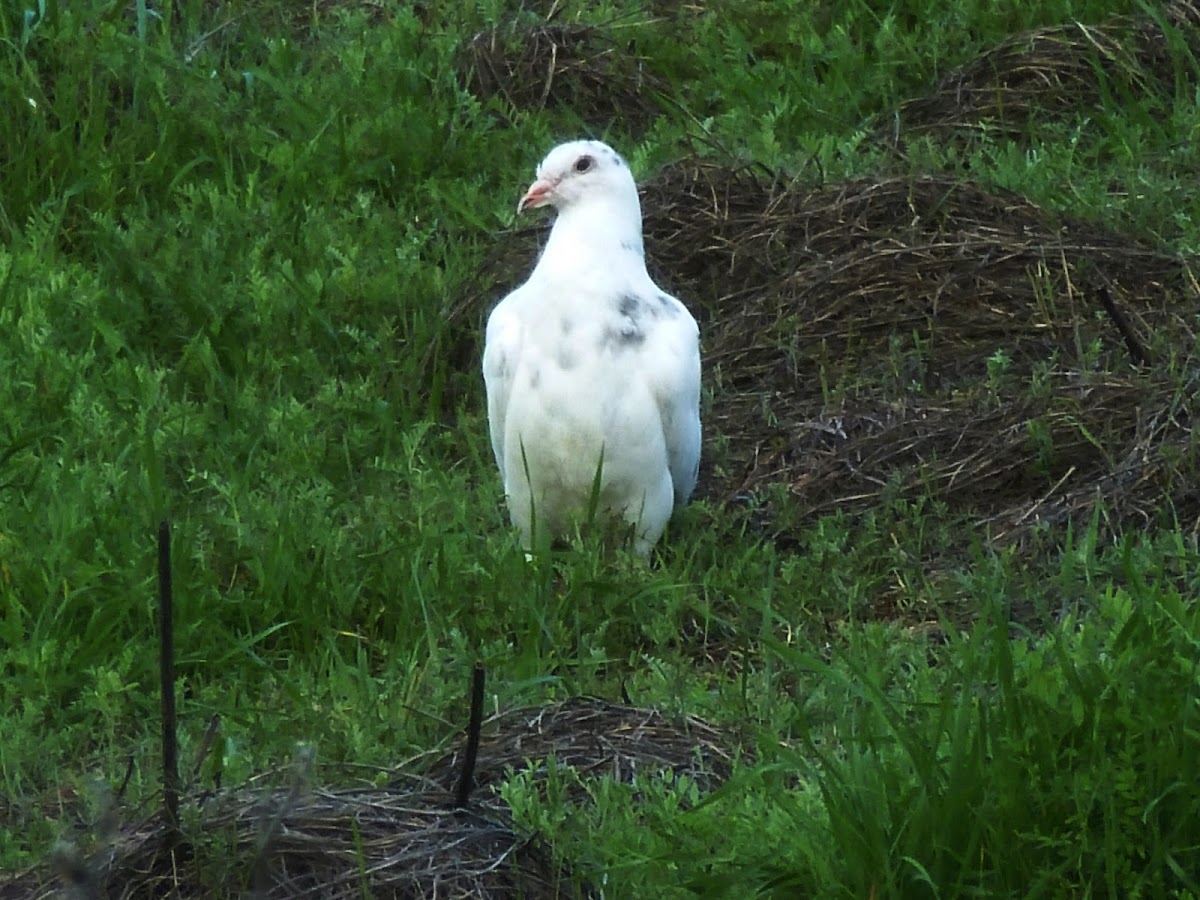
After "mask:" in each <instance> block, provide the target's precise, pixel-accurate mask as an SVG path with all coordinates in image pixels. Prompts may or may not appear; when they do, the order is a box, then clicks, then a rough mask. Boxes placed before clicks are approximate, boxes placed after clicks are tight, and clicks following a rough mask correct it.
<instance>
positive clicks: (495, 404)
mask: <svg viewBox="0 0 1200 900" xmlns="http://www.w3.org/2000/svg"><path fill="white" fill-rule="evenodd" d="M514 296H515V294H510V295H509V296H508V297H506V298H505V299H504V300H501V301H500V304H499V305H498V306H497V307H496V308H495V309H494V310H492V314H491V315H490V316H489V317H488V323H487V337H486V339H485V342H484V349H483V381H484V384H485V385H486V387H487V401H488V428H489V430H490V431H491V435H492V452H493V453H494V454H495V455H496V465H498V466H499V467H500V474H501V475H502V476H503V474H504V471H505V469H504V450H505V448H504V423H505V420H506V418H507V417H508V401H509V398H510V397H511V396H512V386H513V379H514V378H515V376H516V371H517V364H518V362H519V360H520V356H521V347H522V344H523V343H524V330H525V329H524V326H523V325H522V323H521V319H520V317H519V316H518V315H517V314H516V311H515V306H516V304H514V303H512V302H509V301H511V300H512V298H513V297H514Z"/></svg>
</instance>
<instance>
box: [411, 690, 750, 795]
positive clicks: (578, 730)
mask: <svg viewBox="0 0 1200 900" xmlns="http://www.w3.org/2000/svg"><path fill="white" fill-rule="evenodd" d="M461 755H462V751H461V749H457V748H456V749H455V750H453V751H452V752H450V753H447V754H444V755H442V756H441V757H439V758H437V759H436V760H435V761H434V762H433V763H432V764H431V766H430V768H429V772H428V775H429V777H430V778H432V779H433V780H434V781H436V782H438V783H440V784H443V785H445V786H446V787H447V788H449V787H450V786H451V785H452V784H453V783H454V781H455V779H456V778H457V777H458V772H459V771H460V769H461V768H462V762H461ZM733 756H734V755H733V752H732V750H731V749H730V748H729V745H728V741H727V739H726V738H725V736H724V735H723V734H722V733H721V732H720V731H719V730H717V729H716V728H714V727H713V726H712V725H710V724H708V723H707V722H704V721H703V720H701V719H698V718H696V717H694V716H688V717H687V718H686V719H683V720H682V721H679V722H675V721H673V720H671V719H670V718H669V717H668V716H666V715H664V714H663V713H661V712H659V711H658V710H656V709H642V708H638V707H633V706H620V705H617V704H614V703H608V702H606V701H604V700H597V699H593V698H587V697H578V698H573V699H570V700H565V701H563V702H561V703H554V704H550V705H548V706H540V707H533V708H529V709H514V710H510V711H508V712H504V713H501V714H500V715H497V716H493V717H492V718H490V719H488V720H487V721H486V722H484V724H483V736H482V739H481V741H480V747H479V758H478V761H477V762H476V766H475V784H476V786H477V787H479V788H488V787H491V786H493V785H497V784H500V783H501V782H503V781H504V780H505V779H506V778H508V776H509V775H510V774H511V773H512V772H522V771H527V770H529V771H532V772H533V773H534V774H535V775H536V776H544V775H545V774H546V773H547V771H548V766H549V760H551V759H553V760H554V764H555V765H556V766H557V767H558V768H561V767H563V766H569V767H571V768H572V769H574V771H575V772H576V773H577V774H578V775H579V776H580V777H582V778H600V777H603V776H606V775H607V776H609V777H610V778H612V779H614V780H616V781H621V782H626V783H629V782H632V781H633V779H634V777H635V776H637V775H646V774H652V773H653V774H661V773H665V772H672V773H674V774H675V775H681V776H686V777H687V778H689V779H691V780H692V781H693V782H695V783H696V784H697V785H698V786H699V787H700V788H701V790H710V789H712V788H714V787H716V786H717V785H718V784H719V783H720V782H722V781H724V780H725V779H726V778H727V777H728V776H729V772H730V769H731V767H732V764H733Z"/></svg>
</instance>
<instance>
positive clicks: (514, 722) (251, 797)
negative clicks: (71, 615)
mask: <svg viewBox="0 0 1200 900" xmlns="http://www.w3.org/2000/svg"><path fill="white" fill-rule="evenodd" d="M463 755H464V751H463V750H462V749H461V748H458V749H455V750H454V751H452V752H450V753H442V754H436V755H435V754H427V755H426V756H424V757H420V758H418V759H417V760H412V761H410V762H409V763H408V764H406V765H405V767H404V768H405V770H406V771H407V770H410V769H411V768H413V767H422V768H424V767H428V768H429V774H428V775H427V776H423V777H415V776H412V775H407V774H406V775H402V776H400V777H397V778H395V779H394V780H393V781H392V782H391V783H390V784H387V785H385V786H382V787H380V786H378V785H377V784H364V785H363V786H361V787H353V788H338V789H326V788H320V787H315V786H312V785H311V784H310V781H311V778H310V772H309V768H310V759H309V758H308V757H307V756H305V755H303V754H302V755H301V756H300V757H299V758H298V761H297V763H296V764H295V765H294V766H293V767H292V769H290V770H281V771H274V772H269V773H266V774H264V775H260V776H258V777H257V778H255V779H254V780H253V781H252V782H251V783H250V784H248V785H246V786H244V787H242V788H240V789H238V790H234V791H218V792H215V793H210V792H205V793H203V794H199V795H194V796H192V797H191V798H190V799H189V800H188V801H186V802H185V803H184V804H183V806H182V809H181V813H180V821H181V824H180V828H179V830H178V831H176V830H173V829H171V828H168V827H167V826H166V825H165V823H164V820H163V817H162V816H154V817H153V818H150V819H148V820H146V821H144V822H142V823H141V824H139V825H137V826H135V827H133V828H130V829H125V830H121V831H117V830H116V829H114V828H113V827H112V825H111V823H112V821H113V820H115V818H116V816H115V811H114V810H109V811H108V812H106V813H104V814H103V815H102V818H103V819H104V820H106V821H108V822H109V823H110V824H109V825H108V831H109V832H111V833H99V832H101V831H102V830H103V829H101V828H99V827H97V828H94V829H92V830H93V831H94V832H97V833H95V834H93V835H92V844H93V846H91V847H90V848H89V849H88V851H87V853H86V854H85V853H83V852H81V851H79V850H77V849H75V848H67V849H64V850H63V851H62V852H61V853H60V854H59V856H58V858H57V859H56V860H55V863H54V866H53V870H54V871H50V869H49V868H47V867H43V868H39V869H37V870H35V871H30V872H26V873H23V874H22V875H20V876H17V877H14V878H11V879H0V898H5V900H6V898H10V897H11V898H17V897H20V898H51V897H60V896H63V895H64V893H63V892H64V891H67V892H70V891H74V892H75V893H74V894H73V895H77V896H81V897H88V898H100V897H105V898H122V900H132V898H151V897H154V898H157V897H167V896H176V897H182V898H190V897H208V896H212V895H213V892H214V891H222V892H225V893H228V894H230V895H233V896H255V897H259V898H264V900H266V898H276V897H278V898H297V897H320V898H332V900H338V898H358V897H363V896H368V895H369V896H371V897H375V898H404V900H408V898H424V897H439V898H455V897H462V898H466V897H474V898H488V897H495V898H500V897H504V898H509V897H522V898H533V900H536V898H541V897H555V898H557V897H587V896H593V894H594V892H593V891H592V889H591V888H590V887H589V886H588V885H586V884H584V883H582V881H581V880H580V879H578V878H573V877H572V876H571V875H570V873H569V872H566V871H564V870H563V869H562V867H561V865H560V864H558V863H557V862H555V861H553V860H552V859H551V857H550V855H549V854H548V853H547V852H546V851H545V850H544V848H543V846H542V845H541V843H540V842H539V841H538V840H537V838H536V837H535V836H522V835H519V834H518V833H517V832H516V831H515V830H514V828H513V825H512V821H511V818H510V815H509V811H508V808H507V806H505V805H504V804H503V803H502V802H501V801H500V800H499V799H498V797H496V795H495V794H494V793H493V792H491V791H488V790H479V789H480V788H484V789H487V788H491V787H494V786H496V785H498V784H500V783H501V782H502V781H503V780H504V779H506V778H507V777H508V776H509V775H510V774H511V773H512V772H514V771H527V770H528V771H532V773H533V775H534V777H535V779H537V778H541V779H544V778H545V777H546V776H547V775H548V773H549V771H550V770H549V766H548V764H547V761H548V760H550V759H553V760H555V761H556V763H557V765H558V766H559V767H563V766H570V767H572V768H573V769H574V771H575V773H576V775H577V776H578V777H579V778H580V779H581V781H580V782H579V783H578V785H577V790H576V792H575V797H576V799H577V800H584V799H586V791H584V790H583V788H582V784H583V782H582V779H587V778H596V777H602V776H605V775H608V776H610V777H612V778H615V779H617V780H620V781H624V782H630V781H632V780H633V778H634V776H635V775H638V774H649V773H664V772H668V771H670V772H673V773H675V774H677V775H686V776H688V777H690V778H691V779H692V780H693V781H694V782H695V783H697V784H698V785H699V786H700V787H701V789H709V788H712V787H715V786H716V785H717V784H718V783H719V782H720V781H721V780H723V779H724V778H725V777H727V776H728V774H729V771H730V767H731V763H732V752H731V751H730V750H729V749H728V742H727V741H726V740H725V739H724V737H723V736H722V735H721V733H720V732H719V731H718V730H717V729H715V728H714V727H713V726H711V725H708V724H707V723H705V722H703V721H701V720H700V719H696V718H693V717H689V718H687V719H684V720H683V721H681V722H678V723H673V722H672V721H670V720H669V719H668V718H667V717H666V716H664V715H663V714H662V713H660V712H658V711H656V710H652V709H638V708H634V707H628V706H620V705H616V704H612V703H606V702H604V701H602V700H595V699H588V698H577V699H572V700H567V701H563V702H560V703H554V704H550V705H548V706H544V707H534V708H527V709H519V710H513V711H510V712H506V713H503V714H501V715H498V716H495V717H493V718H492V719H490V720H488V721H486V722H484V723H483V727H482V739H481V742H480V746H479V750H478V756H477V757H476V761H475V764H474V767H473V769H472V771H473V773H474V777H473V779H472V781H473V783H474V787H475V792H474V794H472V795H471V796H470V798H469V799H468V802H467V804H466V805H465V806H463V807H461V808H455V807H456V806H457V805H458V800H457V790H456V788H457V786H458V784H459V783H460V781H461V779H462V774H463V773H462V770H463V768H464V762H463ZM281 783H283V784H285V785H286V786H285V787H280V786H279V785H280V784H281Z"/></svg>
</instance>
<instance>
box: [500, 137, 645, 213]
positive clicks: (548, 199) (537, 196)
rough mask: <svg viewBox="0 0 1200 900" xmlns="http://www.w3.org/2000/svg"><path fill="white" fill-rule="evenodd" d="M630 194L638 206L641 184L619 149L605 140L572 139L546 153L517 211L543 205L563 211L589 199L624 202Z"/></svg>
mask: <svg viewBox="0 0 1200 900" xmlns="http://www.w3.org/2000/svg"><path fill="white" fill-rule="evenodd" d="M630 197H632V199H633V203H634V205H635V207H636V206H637V185H635V184H634V181H633V175H632V174H631V173H630V171H629V166H627V165H626V164H625V160H623V159H621V157H620V155H619V154H618V153H617V151H615V150H613V148H612V147H610V146H608V144H605V143H602V142H601V141H571V142H569V143H566V144H559V145H558V146H557V147H555V148H554V149H553V150H551V151H550V152H549V153H548V154H546V158H545V159H543V160H542V162H541V165H539V166H538V167H537V179H536V180H535V181H534V182H533V184H531V185H530V186H529V190H528V191H526V192H525V196H524V197H522V198H521V202H520V203H518V204H517V212H519V213H521V212H524V211H525V210H527V209H536V208H537V207H539V206H553V207H554V208H555V209H557V210H558V211H559V212H563V211H565V210H567V209H570V208H571V207H573V206H577V205H580V204H582V203H584V202H586V201H588V200H589V199H597V200H605V201H608V202H613V201H618V202H620V201H627V200H628V199H629V198H630Z"/></svg>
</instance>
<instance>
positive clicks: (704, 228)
mask: <svg viewBox="0 0 1200 900" xmlns="http://www.w3.org/2000/svg"><path fill="white" fill-rule="evenodd" d="M645 204H646V209H647V243H648V248H649V249H648V253H649V255H650V256H651V257H652V258H653V259H655V260H658V261H660V262H661V263H662V265H663V266H664V268H667V269H669V271H670V273H671V275H672V277H674V278H675V281H676V286H677V287H678V288H679V289H680V290H681V292H682V293H684V295H685V296H688V297H691V298H695V299H696V300H697V301H698V302H699V304H700V310H699V312H700V314H701V318H702V327H703V329H704V334H705V343H706V361H707V365H708V368H709V372H710V383H711V384H713V387H714V390H715V392H716V396H715V401H714V404H713V409H712V410H711V412H710V413H709V416H708V421H709V422H710V423H711V427H712V428H714V430H716V431H717V432H719V433H720V434H721V435H722V436H723V437H725V438H727V439H728V444H729V448H730V449H729V452H728V453H727V454H725V458H724V459H723V460H718V461H719V462H721V463H722V464H723V467H722V469H718V470H717V471H713V472H710V473H709V477H708V478H707V479H706V481H705V485H704V487H705V491H706V493H707V494H708V495H709V496H711V497H714V498H719V499H725V500H730V499H733V498H734V497H738V496H745V495H754V494H756V493H761V492H762V491H763V489H764V488H767V487H768V486H770V485H785V486H786V487H787V490H788V493H789V496H790V498H791V502H789V504H788V505H789V506H790V507H792V508H793V509H799V510H803V511H804V512H803V513H802V514H801V515H800V517H799V520H800V521H804V520H811V518H812V517H813V516H816V515H820V514H822V513H826V512H831V511H834V510H836V509H855V508H862V507H866V506H870V505H873V504H876V503H878V502H880V501H881V500H887V499H908V500H917V499H920V498H923V497H929V498H932V499H934V500H938V501H944V502H947V503H948V504H949V505H950V506H951V507H953V508H955V509H957V510H960V511H962V512H965V513H967V514H969V515H971V516H972V517H973V518H975V519H977V520H978V521H979V522H981V523H991V522H993V521H994V522H995V523H996V524H997V526H998V530H997V533H998V534H1000V535H1011V536H1017V535H1018V533H1019V532H1021V531H1022V529H1028V528H1030V527H1032V526H1033V525H1035V524H1036V523H1038V522H1042V521H1046V520H1047V519H1048V518H1049V519H1055V518H1061V517H1062V515H1065V514H1066V512H1068V511H1073V512H1082V511H1085V510H1090V508H1091V505H1092V503H1093V501H1094V499H1095V496H1096V494H1097V493H1098V492H1100V493H1104V494H1105V500H1106V503H1109V504H1111V505H1112V506H1113V507H1114V508H1116V509H1122V508H1125V507H1128V512H1129V514H1130V515H1133V516H1134V517H1135V518H1138V519H1142V518H1145V517H1147V516H1150V515H1152V514H1153V513H1154V512H1155V510H1157V508H1158V507H1160V506H1161V505H1162V503H1163V501H1165V500H1170V499H1178V500H1180V501H1182V502H1183V508H1184V510H1185V511H1190V510H1196V509H1198V508H1200V504H1198V503H1197V500H1196V497H1195V495H1194V493H1193V492H1192V491H1191V489H1190V488H1189V487H1188V485H1189V483H1191V482H1192V479H1191V475H1192V473H1193V472H1194V470H1195V463H1196V459H1195V452H1194V445H1193V441H1192V439H1191V434H1190V430H1189V428H1188V427H1187V426H1188V422H1189V419H1190V414H1191V404H1192V396H1191V393H1189V392H1187V391H1181V390H1180V384H1179V371H1178V369H1177V368H1176V369H1172V370H1169V369H1170V366H1169V364H1168V360H1169V359H1170V358H1171V357H1172V355H1174V356H1175V357H1178V356H1180V355H1187V354H1189V353H1191V352H1192V348H1193V347H1194V346H1195V335H1194V331H1193V327H1194V321H1195V318H1194V317H1195V314H1196V311H1197V304H1196V297H1197V286H1196V283H1195V280H1194V278H1193V276H1192V273H1191V271H1190V270H1189V268H1188V267H1187V265H1186V264H1185V262H1184V261H1182V260H1180V259H1178V258H1175V257H1173V256H1171V255H1169V254H1164V253H1162V252H1160V251H1158V250H1156V249H1154V248H1152V247H1149V246H1145V245H1142V244H1139V243H1138V242H1136V241H1131V240H1129V239H1128V238H1126V237H1124V236H1122V235H1119V234H1116V233H1113V232H1109V231H1107V230H1105V229H1103V228H1100V227H1098V226H1095V225H1091V224H1088V223H1084V222H1079V221H1074V220H1069V219H1064V218H1061V217H1055V216H1052V215H1050V214H1048V213H1047V212H1046V211H1044V210H1042V209H1040V208H1038V207H1037V206H1035V205H1034V204H1032V203H1029V202H1028V201H1026V200H1024V199H1023V198H1021V197H1019V196H1017V195H1015V194H1010V193H1004V192H987V191H984V190H982V189H981V188H979V187H977V186H975V185H972V184H970V183H968V182H963V181H959V180H954V179H950V178H947V177H942V176H937V177H934V176H930V177H922V178H915V179H909V178H894V179H884V180H877V181H854V182H848V183H844V184H839V185H833V186H828V187H820V188H804V189H797V188H794V187H792V186H789V185H785V184H783V183H781V182H780V181H779V180H778V179H775V178H771V177H769V176H768V175H764V174H761V173H758V172H756V171H754V170H750V169H741V170H737V171H729V170H726V169H722V168H720V167H716V166H707V165H696V164H688V165H684V166H680V167H676V168H674V169H670V170H668V171H666V172H664V173H663V174H662V176H660V178H659V179H658V180H656V181H655V182H654V183H652V184H651V185H649V186H648V188H647V190H646V192H645ZM1154 354H1158V356H1157V357H1156V358H1153V359H1152V357H1153V356H1154ZM1134 364H1137V366H1135V365H1134ZM1114 491H1115V493H1114ZM790 518H791V519H792V521H795V517H794V516H793V517H790Z"/></svg>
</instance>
